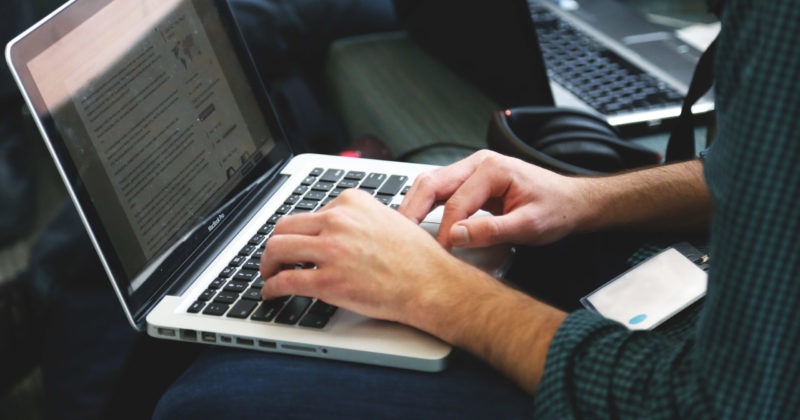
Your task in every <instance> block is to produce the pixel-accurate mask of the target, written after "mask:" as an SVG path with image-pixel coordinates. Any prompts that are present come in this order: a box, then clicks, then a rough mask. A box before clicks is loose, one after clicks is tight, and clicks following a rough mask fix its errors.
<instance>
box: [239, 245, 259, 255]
mask: <svg viewBox="0 0 800 420" xmlns="http://www.w3.org/2000/svg"><path fill="white" fill-rule="evenodd" d="M255 250H256V246H255V245H245V246H244V248H242V249H241V250H239V255H242V256H245V257H249V256H250V254H252V253H253V251H255Z"/></svg>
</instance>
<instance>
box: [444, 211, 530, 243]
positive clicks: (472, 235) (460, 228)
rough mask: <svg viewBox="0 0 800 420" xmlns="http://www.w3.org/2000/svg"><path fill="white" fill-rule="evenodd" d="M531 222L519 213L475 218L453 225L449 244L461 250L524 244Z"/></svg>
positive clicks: (449, 233)
mask: <svg viewBox="0 0 800 420" xmlns="http://www.w3.org/2000/svg"><path fill="white" fill-rule="evenodd" d="M529 222H530V221H529V219H527V218H525V217H524V215H523V214H522V212H519V211H517V212H511V213H509V214H504V215H501V216H486V217H473V218H471V219H467V220H462V221H460V222H458V223H455V224H454V225H452V227H451V228H450V230H449V232H448V235H449V243H450V244H452V245H453V246H457V247H460V248H477V247H485V246H490V245H496V244H500V243H522V242H523V239H524V238H525V234H524V230H525V228H526V227H527V226H526V225H527V223H529Z"/></svg>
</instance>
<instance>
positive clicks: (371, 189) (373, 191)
mask: <svg viewBox="0 0 800 420" xmlns="http://www.w3.org/2000/svg"><path fill="white" fill-rule="evenodd" d="M358 189H359V190H361V191H364V192H366V193H367V194H369V195H375V188H369V187H358Z"/></svg>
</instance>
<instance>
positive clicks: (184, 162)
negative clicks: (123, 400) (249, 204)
mask: <svg viewBox="0 0 800 420" xmlns="http://www.w3.org/2000/svg"><path fill="white" fill-rule="evenodd" d="M219 3H224V2H210V1H202V0H194V1H191V0H79V1H77V2H75V3H74V4H71V5H68V6H67V7H66V8H65V9H62V10H61V11H60V12H59V13H58V14H56V15H54V16H51V17H50V18H48V20H46V21H45V22H44V23H42V24H41V26H40V27H38V28H37V29H35V30H34V31H33V32H30V33H29V34H28V35H27V36H26V37H25V38H23V39H21V40H20V41H19V44H20V45H18V46H16V47H15V48H16V50H15V51H12V52H10V53H9V54H10V55H11V56H12V61H14V64H15V70H16V71H17V73H18V74H19V77H20V79H21V81H22V84H23V85H25V90H26V91H27V93H28V94H29V96H30V99H31V102H32V104H33V107H34V108H35V111H36V113H37V115H38V116H39V117H40V119H42V120H43V121H45V124H46V125H52V127H45V129H46V131H47V134H48V137H49V138H50V142H51V145H52V146H53V149H55V150H54V153H55V154H57V155H58V158H57V160H58V161H59V163H61V164H62V165H64V166H66V167H65V168H64V169H63V170H64V172H65V173H66V176H67V177H68V178H69V183H70V184H71V186H72V188H73V189H74V190H75V191H74V192H75V194H76V195H77V196H78V197H77V198H78V201H79V202H81V206H80V207H81V210H82V211H83V212H84V213H86V217H87V219H89V224H90V225H92V230H95V226H96V225H98V223H99V225H100V226H101V228H100V229H99V230H100V232H97V231H95V232H93V233H95V236H98V238H97V239H98V242H100V245H101V248H107V247H108V246H110V247H112V248H113V254H115V255H104V256H105V257H106V259H109V258H110V259H111V260H113V261H112V264H111V265H112V266H116V267H112V271H115V270H114V268H116V269H118V270H119V271H120V272H119V273H114V274H115V275H114V277H116V280H117V281H118V282H119V280H120V278H123V279H124V280H126V281H125V283H126V284H124V286H125V289H127V292H128V293H134V292H136V291H137V290H138V289H139V288H140V287H141V286H142V285H143V284H144V283H145V280H146V279H147V278H149V277H150V275H151V274H152V271H153V270H154V269H155V267H157V266H159V263H160V262H161V259H163V258H165V257H166V256H167V255H169V254H170V253H171V251H172V250H173V249H174V248H175V247H176V246H177V244H180V243H182V242H184V240H185V236H186V235H187V234H189V233H190V232H193V231H194V230H195V228H196V227H198V226H200V225H201V224H203V223H204V221H206V220H208V219H209V218H210V217H212V216H214V215H215V214H216V213H215V210H216V209H218V208H219V207H220V205H222V204H223V203H224V202H226V200H228V199H230V197H232V196H233V195H234V194H236V193H237V192H238V191H240V190H242V189H243V188H244V187H245V186H246V185H247V184H249V183H250V182H251V181H252V179H253V177H254V176H256V175H257V173H263V172H264V166H265V164H266V165H267V166H269V165H270V164H273V163H275V162H277V161H278V160H279V159H280V158H283V157H285V156H286V155H287V154H288V147H286V145H285V144H283V146H282V147H278V146H280V145H281V144H282V143H284V141H283V140H282V139H281V138H279V136H280V130H279V129H277V128H276V127H277V124H276V122H275V121H274V116H272V114H271V109H270V108H269V104H268V100H266V99H265V98H264V97H259V93H257V91H258V90H259V89H254V88H253V77H252V74H249V73H248V71H250V72H251V70H248V69H246V68H247V67H248V66H249V61H248V60H247V58H248V57H247V55H246V53H244V52H243V51H242V48H241V46H240V45H238V44H239V43H237V42H234V41H232V40H231V33H234V34H235V35H236V36H238V32H236V30H235V26H233V25H232V22H230V21H226V19H228V20H230V17H229V16H223V15H221V14H220V9H218V7H219ZM224 11H226V12H229V11H228V10H227V9H224ZM232 31H233V32H232ZM15 54H16V55H17V57H14V55H15ZM20 62H23V63H24V66H21V65H20ZM243 63H246V64H243ZM256 80H257V79H256ZM259 87H260V84H259ZM265 101H266V103H265ZM277 155H280V156H277ZM94 219H96V220H94Z"/></svg>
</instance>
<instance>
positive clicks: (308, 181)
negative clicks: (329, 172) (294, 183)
mask: <svg viewBox="0 0 800 420" xmlns="http://www.w3.org/2000/svg"><path fill="white" fill-rule="evenodd" d="M315 182H317V177H314V176H309V177H306V179H304V180H303V182H301V183H300V184H301V185H305V186H309V185H311V184H313V183H315Z"/></svg>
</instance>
